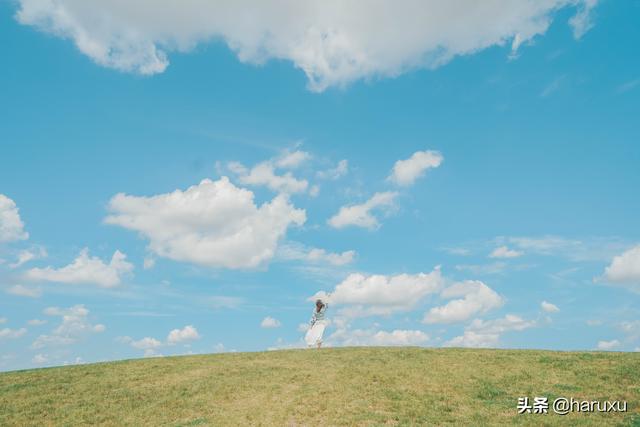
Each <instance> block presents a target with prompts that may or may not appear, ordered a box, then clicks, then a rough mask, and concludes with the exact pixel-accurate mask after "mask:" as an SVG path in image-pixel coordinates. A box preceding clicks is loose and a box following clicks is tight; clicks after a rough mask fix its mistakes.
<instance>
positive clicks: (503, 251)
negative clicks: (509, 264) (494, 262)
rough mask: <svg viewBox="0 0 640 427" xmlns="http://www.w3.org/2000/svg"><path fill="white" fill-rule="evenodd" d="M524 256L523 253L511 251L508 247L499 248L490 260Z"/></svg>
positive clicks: (490, 255) (492, 253)
mask: <svg viewBox="0 0 640 427" xmlns="http://www.w3.org/2000/svg"><path fill="white" fill-rule="evenodd" d="M522 255H523V253H522V252H519V251H516V250H513V249H509V248H508V247H507V246H499V247H497V248H495V249H494V250H493V252H491V254H489V258H517V257H519V256H522Z"/></svg>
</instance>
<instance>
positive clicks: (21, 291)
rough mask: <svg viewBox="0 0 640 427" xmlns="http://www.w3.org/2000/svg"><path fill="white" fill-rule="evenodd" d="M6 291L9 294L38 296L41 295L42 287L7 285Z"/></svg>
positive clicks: (28, 296)
mask: <svg viewBox="0 0 640 427" xmlns="http://www.w3.org/2000/svg"><path fill="white" fill-rule="evenodd" d="M6 292H7V293H8V294H10V295H17V296H20V297H27V298H40V297H41V296H42V289H40V288H34V287H31V286H24V285H13V286H9V287H8V288H7V289H6Z"/></svg>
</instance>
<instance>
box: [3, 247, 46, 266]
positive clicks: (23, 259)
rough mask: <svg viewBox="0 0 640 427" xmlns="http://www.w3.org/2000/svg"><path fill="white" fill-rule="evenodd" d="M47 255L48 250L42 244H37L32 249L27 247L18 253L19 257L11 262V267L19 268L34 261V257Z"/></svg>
mask: <svg viewBox="0 0 640 427" xmlns="http://www.w3.org/2000/svg"><path fill="white" fill-rule="evenodd" d="M46 256H47V251H46V249H45V248H43V247H42V246H37V247H35V248H32V249H25V250H22V251H20V252H19V253H18V259H17V260H16V262H14V263H12V264H9V268H18V267H20V266H21V265H23V264H26V263H27V262H29V261H33V260H34V259H38V258H44V257H46Z"/></svg>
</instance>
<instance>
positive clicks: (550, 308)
mask: <svg viewBox="0 0 640 427" xmlns="http://www.w3.org/2000/svg"><path fill="white" fill-rule="evenodd" d="M540 308H542V310H543V311H546V312H547V313H557V312H559V311H560V309H559V308H558V306H557V305H555V304H551V303H550V302H547V301H542V302H541V303H540Z"/></svg>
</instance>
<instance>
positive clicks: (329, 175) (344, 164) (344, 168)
mask: <svg viewBox="0 0 640 427" xmlns="http://www.w3.org/2000/svg"><path fill="white" fill-rule="evenodd" d="M348 172H349V162H348V161H347V160H346V159H342V160H340V161H339V162H338V164H337V165H336V167H335V168H333V169H328V170H325V171H318V172H316V177H318V179H330V180H333V181H335V180H336V179H339V178H341V177H343V176H345V175H346V174H347V173H348Z"/></svg>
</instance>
